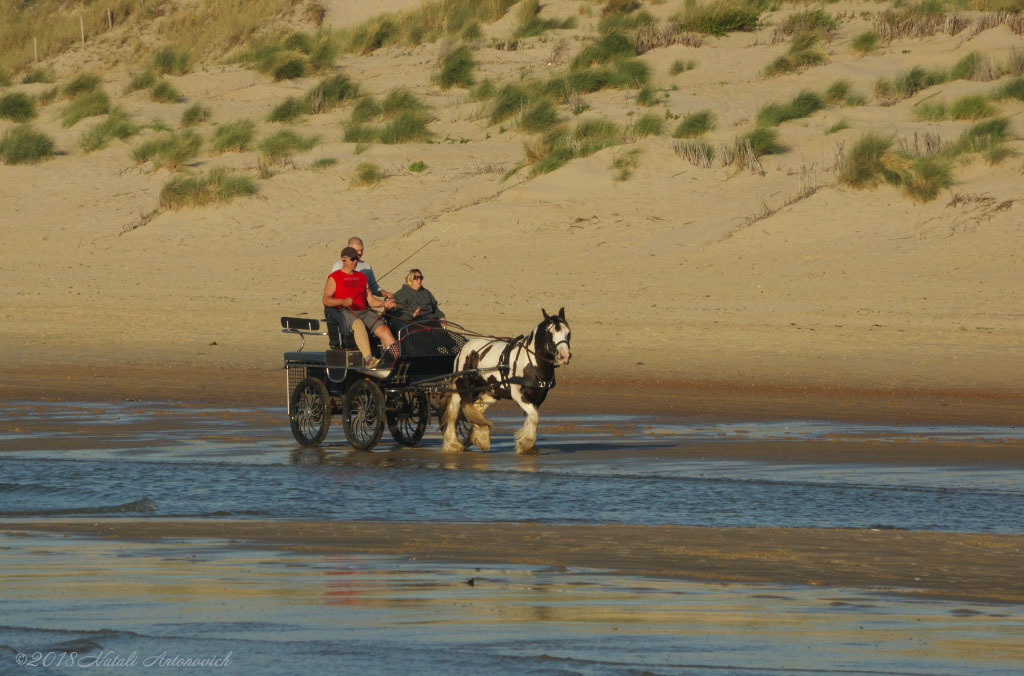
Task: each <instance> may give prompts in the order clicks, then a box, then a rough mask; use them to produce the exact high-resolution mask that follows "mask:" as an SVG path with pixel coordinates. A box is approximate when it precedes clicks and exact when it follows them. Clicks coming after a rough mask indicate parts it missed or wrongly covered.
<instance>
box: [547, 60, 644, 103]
mask: <svg viewBox="0 0 1024 676" xmlns="http://www.w3.org/2000/svg"><path fill="white" fill-rule="evenodd" d="M650 79H651V68H650V66H648V65H647V63H646V62H644V61H642V60H640V59H637V58H620V59H617V60H615V61H613V62H611V63H610V64H607V65H603V66H591V67H589V68H583V69H579V70H573V69H570V70H569V71H568V72H567V73H564V74H562V75H555V76H554V77H552V78H551V79H550V80H549V81H548V82H547V83H546V84H545V85H544V93H545V94H547V95H549V96H556V97H558V98H560V99H562V100H567V99H568V98H569V96H570V95H571V94H572V93H577V94H588V93H591V92H596V91H600V90H602V89H642V88H644V87H645V86H647V85H648V84H649V83H650Z"/></svg>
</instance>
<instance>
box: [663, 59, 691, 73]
mask: <svg viewBox="0 0 1024 676" xmlns="http://www.w3.org/2000/svg"><path fill="white" fill-rule="evenodd" d="M696 67H697V62H696V61H683V60H681V59H676V60H675V61H673V62H672V66H671V67H670V68H669V69H668V73H669V75H679V74H680V73H685V72H686V71H688V70H693V69H694V68H696Z"/></svg>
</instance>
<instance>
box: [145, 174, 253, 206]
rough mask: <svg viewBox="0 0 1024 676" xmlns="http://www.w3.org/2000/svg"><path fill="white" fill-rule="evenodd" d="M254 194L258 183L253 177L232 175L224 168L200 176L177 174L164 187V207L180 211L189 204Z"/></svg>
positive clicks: (220, 200) (205, 203)
mask: <svg viewBox="0 0 1024 676" xmlns="http://www.w3.org/2000/svg"><path fill="white" fill-rule="evenodd" d="M254 194H256V182H255V181H254V180H253V179H252V177H251V176H243V175H239V174H232V173H230V172H229V171H228V170H227V169H224V168H220V169H214V170H212V171H210V172H209V173H208V174H200V175H198V176H186V175H182V174H179V175H176V176H173V177H172V178H171V180H169V181H168V182H167V183H165V184H164V187H163V188H162V189H161V190H160V207H161V208H163V209H171V210H172V211H177V210H178V209H184V208H185V207H202V206H206V205H209V204H214V203H217V202H221V203H227V202H230V201H231V200H233V199H234V198H236V197H243V196H246V195H254Z"/></svg>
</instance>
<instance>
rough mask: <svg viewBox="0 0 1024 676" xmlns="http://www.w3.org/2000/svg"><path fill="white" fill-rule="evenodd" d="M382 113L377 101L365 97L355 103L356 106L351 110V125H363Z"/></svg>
mask: <svg viewBox="0 0 1024 676" xmlns="http://www.w3.org/2000/svg"><path fill="white" fill-rule="evenodd" d="M382 112H384V111H383V110H382V109H381V107H380V103H379V102H378V101H377V99H375V98H374V97H373V96H370V95H367V96H364V97H362V98H360V99H359V100H358V101H356V105H355V106H354V107H353V108H352V116H351V122H352V124H363V123H365V122H369V121H370V120H372V119H374V118H376V117H379V116H380V114H381V113H382Z"/></svg>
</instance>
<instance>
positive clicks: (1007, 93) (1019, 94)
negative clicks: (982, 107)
mask: <svg viewBox="0 0 1024 676" xmlns="http://www.w3.org/2000/svg"><path fill="white" fill-rule="evenodd" d="M992 98H994V99H996V100H997V101H1001V100H1003V99H1017V100H1018V101H1024V77H1017V78H1014V79H1012V80H1010V81H1009V82H1007V83H1006V84H1004V85H1003V86H1002V87H1000V88H999V89H997V90H996V91H995V92H993V94H992Z"/></svg>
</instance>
